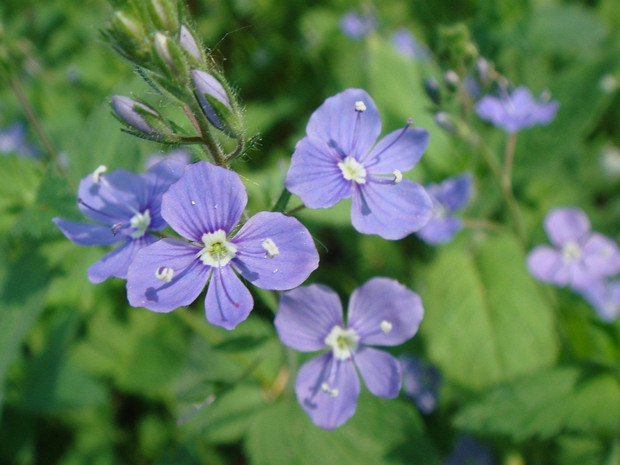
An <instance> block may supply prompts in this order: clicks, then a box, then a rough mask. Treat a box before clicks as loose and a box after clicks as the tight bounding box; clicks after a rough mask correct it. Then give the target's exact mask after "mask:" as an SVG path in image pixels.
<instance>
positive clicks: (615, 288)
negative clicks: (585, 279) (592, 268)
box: [580, 279, 620, 322]
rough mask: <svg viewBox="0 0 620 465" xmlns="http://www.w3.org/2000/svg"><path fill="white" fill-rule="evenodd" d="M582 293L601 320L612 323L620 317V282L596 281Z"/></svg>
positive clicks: (582, 290)
mask: <svg viewBox="0 0 620 465" xmlns="http://www.w3.org/2000/svg"><path fill="white" fill-rule="evenodd" d="M580 292H581V295H582V296H583V298H584V299H586V300H587V301H588V303H589V304H590V305H592V307H594V310H595V311H596V313H597V314H598V315H599V316H600V317H601V319H603V320H605V321H608V322H611V321H614V320H616V319H617V318H618V317H619V316H620V280H617V279H616V280H613V281H603V280H600V281H594V282H592V283H590V284H589V285H588V286H587V287H585V288H583V289H581V290H580Z"/></svg>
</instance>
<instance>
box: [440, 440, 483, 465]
mask: <svg viewBox="0 0 620 465" xmlns="http://www.w3.org/2000/svg"><path fill="white" fill-rule="evenodd" d="M494 463H495V462H494V461H493V455H492V454H491V450H490V449H489V448H488V447H487V446H485V445H484V444H481V443H479V442H478V441H476V440H475V439H474V438H472V437H470V436H460V437H459V438H458V439H457V441H456V444H455V445H454V448H453V450H452V454H450V456H449V457H448V458H447V459H445V460H444V461H443V465H493V464H494Z"/></svg>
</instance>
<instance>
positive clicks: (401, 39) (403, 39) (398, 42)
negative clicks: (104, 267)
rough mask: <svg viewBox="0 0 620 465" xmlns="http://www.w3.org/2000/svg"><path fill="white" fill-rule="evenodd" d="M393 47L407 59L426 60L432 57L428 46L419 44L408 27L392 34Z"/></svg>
mask: <svg viewBox="0 0 620 465" xmlns="http://www.w3.org/2000/svg"><path fill="white" fill-rule="evenodd" d="M392 45H393V46H394V48H395V49H396V51H397V52H398V53H400V54H401V55H402V56H404V57H405V58H413V59H414V60H426V59H427V58H428V57H429V56H430V53H429V51H428V49H427V48H426V46H425V45H423V44H421V43H420V42H418V41H417V40H416V38H415V36H414V35H413V33H412V32H411V31H410V30H409V29H407V28H406V27H401V28H399V29H397V30H395V31H394V32H393V33H392Z"/></svg>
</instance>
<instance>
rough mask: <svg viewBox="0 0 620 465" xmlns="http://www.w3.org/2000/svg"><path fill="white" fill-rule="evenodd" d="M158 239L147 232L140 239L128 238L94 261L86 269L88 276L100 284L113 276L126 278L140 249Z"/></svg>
mask: <svg viewBox="0 0 620 465" xmlns="http://www.w3.org/2000/svg"><path fill="white" fill-rule="evenodd" d="M156 240H157V238H156V237H155V236H152V235H151V234H145V235H144V236H142V237H140V238H138V239H129V240H127V242H125V243H124V244H121V245H119V246H118V247H116V248H115V249H114V250H112V251H110V252H108V253H107V254H105V255H104V256H103V257H102V258H101V259H100V260H98V261H96V262H95V263H93V264H92V265H91V266H90V267H89V268H88V270H87V271H86V276H88V279H89V280H90V282H91V283H93V284H98V283H100V282H103V281H105V280H106V279H108V278H111V277H113V276H114V277H115V278H121V279H126V278H127V270H128V268H129V265H130V264H131V262H132V261H133V259H134V258H135V256H136V254H137V253H138V251H139V250H140V249H142V248H144V247H146V246H148V245H149V244H152V243H153V242H155V241H156Z"/></svg>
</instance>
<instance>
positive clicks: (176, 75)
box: [153, 32, 188, 80]
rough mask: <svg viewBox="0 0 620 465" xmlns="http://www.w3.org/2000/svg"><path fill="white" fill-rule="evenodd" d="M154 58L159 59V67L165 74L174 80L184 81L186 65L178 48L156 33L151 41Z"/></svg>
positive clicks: (162, 35) (166, 37)
mask: <svg viewBox="0 0 620 465" xmlns="http://www.w3.org/2000/svg"><path fill="white" fill-rule="evenodd" d="M153 42H154V44H155V56H156V57H157V58H159V60H158V61H160V67H161V68H162V70H163V71H164V72H165V74H166V75H167V76H168V77H170V78H172V79H174V80H185V79H186V77H187V73H188V65H187V61H186V59H185V56H184V55H183V52H182V51H181V49H180V48H179V46H178V45H177V44H176V43H174V42H173V41H172V40H170V39H169V38H168V36H166V35H165V34H163V33H161V32H156V33H155V37H154V39H153Z"/></svg>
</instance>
